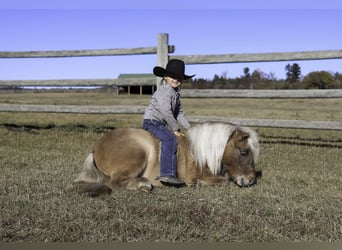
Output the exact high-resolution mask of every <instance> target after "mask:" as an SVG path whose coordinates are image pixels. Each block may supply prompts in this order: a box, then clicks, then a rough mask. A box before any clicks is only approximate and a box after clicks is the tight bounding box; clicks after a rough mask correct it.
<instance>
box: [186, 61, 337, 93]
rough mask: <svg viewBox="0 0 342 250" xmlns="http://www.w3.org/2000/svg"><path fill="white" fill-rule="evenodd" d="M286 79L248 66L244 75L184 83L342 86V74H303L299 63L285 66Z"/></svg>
mask: <svg viewBox="0 0 342 250" xmlns="http://www.w3.org/2000/svg"><path fill="white" fill-rule="evenodd" d="M285 72H286V79H277V78H276V77H275V75H274V73H270V74H266V73H265V72H263V71H261V70H259V69H257V70H254V71H253V72H251V71H250V69H249V68H248V67H246V68H244V69H243V75H242V76H240V77H236V78H229V77H228V76H227V74H226V73H223V74H222V75H221V76H219V75H217V74H215V75H214V77H213V79H204V78H196V79H191V80H188V81H186V82H184V84H183V88H197V89H339V88H342V74H341V73H339V72H336V73H331V72H328V71H323V70H322V71H313V72H310V73H309V74H307V75H305V76H302V73H301V68H300V66H299V64H298V63H293V64H287V65H286V66H285Z"/></svg>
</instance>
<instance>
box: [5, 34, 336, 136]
mask: <svg viewBox="0 0 342 250" xmlns="http://www.w3.org/2000/svg"><path fill="white" fill-rule="evenodd" d="M174 51H175V47H174V46H171V45H169V43H168V34H158V44H157V46H156V47H144V48H131V49H104V50H66V51H26V52H25V51H21V52H12V51H11V52H8V51H0V58H51V57H80V56H117V55H144V54H157V65H159V66H162V67H165V66H166V64H167V62H168V60H169V59H172V58H178V59H181V60H184V62H185V63H186V64H213V63H240V62H272V61H293V60H296V61H299V60H322V59H342V50H324V51H304V52H300V51H299V52H283V53H254V54H224V55H178V56H170V55H169V53H173V52H174ZM134 80H135V81H138V82H135V83H132V80H131V79H90V80H86V79H82V80H30V81H20V80H17V81H4V80H2V81H0V86H4V85H6V86H113V85H120V86H130V85H137V84H138V85H140V86H145V85H149V86H151V85H155V84H156V85H157V87H158V86H159V84H160V81H161V79H160V78H156V79H155V78H153V79H152V78H151V79H139V80H137V79H136V78H135V79H134ZM182 95H183V96H184V97H188V98H202V97H203V98H204V97H206V98H226V97H229V98H342V90H228V89H219V90H218V89H203V90H197V89H192V90H189V89H184V90H183V93H182ZM143 110H144V107H141V106H72V105H71V106H70V105H62V106H58V105H25V104H24V105H17V104H0V112H55V113H113V114H118V113H133V114H140V113H142V112H143ZM189 119H190V121H193V122H200V121H209V120H210V121H222V122H232V123H237V124H241V125H248V126H265V127H288V128H310V129H335V130H342V124H341V123H340V122H320V121H297V120H295V121H285V120H265V119H239V118H231V119H227V118H224V117H212V116H210V117H198V116H197V117H194V116H193V117H191V116H190V117H189Z"/></svg>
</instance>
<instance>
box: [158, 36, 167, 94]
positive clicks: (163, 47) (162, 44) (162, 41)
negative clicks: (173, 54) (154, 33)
mask: <svg viewBox="0 0 342 250" xmlns="http://www.w3.org/2000/svg"><path fill="white" fill-rule="evenodd" d="M157 60H158V61H157V65H158V66H160V67H163V68H165V67H166V64H167V62H168V61H169V34H167V33H159V34H158V47H157ZM161 80H162V78H161V77H157V88H158V87H159V86H160V84H161Z"/></svg>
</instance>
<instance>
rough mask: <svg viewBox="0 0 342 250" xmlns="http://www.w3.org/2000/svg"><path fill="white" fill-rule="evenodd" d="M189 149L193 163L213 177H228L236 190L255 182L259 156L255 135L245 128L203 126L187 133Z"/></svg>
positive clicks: (221, 125) (219, 125)
mask: <svg viewBox="0 0 342 250" xmlns="http://www.w3.org/2000/svg"><path fill="white" fill-rule="evenodd" d="M187 137H188V138H189V146H190V149H191V152H192V155H193V156H194V158H195V160H196V161H197V164H198V165H199V166H200V167H201V168H202V169H203V168H204V167H208V168H209V169H210V171H211V173H212V174H213V175H215V176H218V175H221V176H228V178H229V180H231V181H233V182H234V183H236V184H237V185H238V186H240V187H249V186H251V185H253V184H255V183H256V180H257V177H258V173H257V171H256V169H255V162H256V161H257V159H258V156H259V139H258V135H257V133H256V132H255V131H254V130H252V129H250V128H247V127H238V126H234V125H231V124H225V123H204V124H200V125H197V126H194V127H192V128H191V129H190V130H188V133H187Z"/></svg>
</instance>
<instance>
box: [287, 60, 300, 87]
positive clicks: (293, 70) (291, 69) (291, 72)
mask: <svg viewBox="0 0 342 250" xmlns="http://www.w3.org/2000/svg"><path fill="white" fill-rule="evenodd" d="M285 70H286V81H287V82H290V83H295V82H299V80H300V78H301V74H302V72H301V69H300V66H299V65H298V63H294V64H292V65H291V64H287V65H286V66H285Z"/></svg>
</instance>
